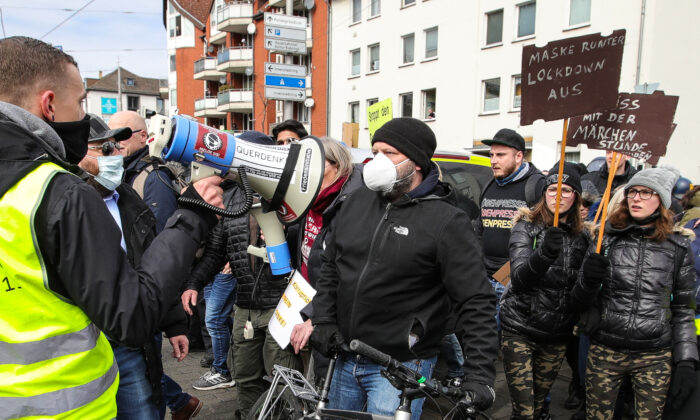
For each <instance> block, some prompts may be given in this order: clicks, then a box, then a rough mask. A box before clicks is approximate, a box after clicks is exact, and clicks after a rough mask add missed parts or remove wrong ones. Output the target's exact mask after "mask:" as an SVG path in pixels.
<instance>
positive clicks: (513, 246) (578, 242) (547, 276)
mask: <svg viewBox="0 0 700 420" xmlns="http://www.w3.org/2000/svg"><path fill="white" fill-rule="evenodd" d="M521 215H522V218H521V219H520V220H518V221H516V224H515V226H514V227H513V231H512V232H511V234H510V270H511V285H510V289H509V290H508V291H507V292H506V294H505V296H504V297H503V299H502V301H501V314H500V317H501V325H502V326H503V329H505V330H508V331H511V332H515V333H518V334H522V335H524V336H526V337H528V338H530V339H532V340H535V341H538V342H547V343H551V342H559V343H564V342H566V341H567V340H568V339H569V338H570V337H571V335H572V332H573V326H574V324H575V323H576V320H577V319H578V317H577V310H578V309H580V306H579V305H576V304H575V303H574V302H572V300H571V289H572V288H573V287H574V285H575V284H576V279H577V277H578V270H579V268H580V267H581V263H582V262H583V256H584V255H585V253H586V249H587V248H588V242H589V240H588V234H587V233H580V234H578V235H575V234H574V233H573V232H571V230H570V229H569V226H568V225H567V224H565V223H560V224H559V227H560V228H562V229H564V231H565V232H566V234H565V235H564V243H563V245H562V248H561V249H562V252H560V253H559V256H557V257H556V258H555V259H550V258H547V257H545V256H544V255H543V254H542V251H541V246H542V241H543V240H544V236H545V230H546V227H545V226H543V225H541V224H539V223H534V222H533V221H531V219H530V211H529V210H528V209H521Z"/></svg>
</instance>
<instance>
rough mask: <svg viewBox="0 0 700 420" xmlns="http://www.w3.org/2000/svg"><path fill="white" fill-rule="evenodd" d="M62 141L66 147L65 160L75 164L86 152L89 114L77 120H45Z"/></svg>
mask: <svg viewBox="0 0 700 420" xmlns="http://www.w3.org/2000/svg"><path fill="white" fill-rule="evenodd" d="M47 123H48V124H49V126H51V128H53V129H54V131H55V132H56V134H58V136H59V137H60V138H61V140H62V141H63V146H64V147H65V148H66V161H67V162H68V163H72V164H73V165H77V164H78V162H80V161H81V160H83V158H84V157H85V155H86V154H87V147H88V138H89V137H90V116H89V115H87V114H85V118H83V119H82V120H79V121H69V122H60V123H57V122H53V121H47Z"/></svg>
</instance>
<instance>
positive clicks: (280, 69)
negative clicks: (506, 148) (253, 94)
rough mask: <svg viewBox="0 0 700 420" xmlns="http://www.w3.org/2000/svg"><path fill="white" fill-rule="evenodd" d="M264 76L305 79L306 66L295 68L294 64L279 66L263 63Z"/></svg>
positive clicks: (267, 62)
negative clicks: (275, 75)
mask: <svg viewBox="0 0 700 420" xmlns="http://www.w3.org/2000/svg"><path fill="white" fill-rule="evenodd" d="M265 74H279V75H281V76H292V77H305V76H306V66H297V65H294V64H281V63H271V62H269V61H266V62H265Z"/></svg>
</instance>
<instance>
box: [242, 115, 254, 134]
mask: <svg viewBox="0 0 700 420" xmlns="http://www.w3.org/2000/svg"><path fill="white" fill-rule="evenodd" d="M253 122H254V120H253V114H243V129H244V130H252V129H253Z"/></svg>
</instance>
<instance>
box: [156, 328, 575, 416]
mask: <svg viewBox="0 0 700 420" xmlns="http://www.w3.org/2000/svg"><path fill="white" fill-rule="evenodd" d="M171 351H172V349H171V348H170V344H169V343H168V341H167V340H163V355H164V357H163V368H164V370H165V372H166V373H167V374H168V375H170V377H171V378H173V379H174V380H175V381H176V382H177V383H179V384H180V386H182V389H183V390H184V391H185V392H188V393H190V394H191V395H194V396H196V397H197V398H199V399H200V400H202V401H203V402H204V406H203V407H202V411H200V413H199V415H198V416H197V417H196V418H197V419H198V420H199V419H202V420H233V419H235V417H234V412H235V411H236V409H237V408H238V396H237V394H236V388H235V387H233V388H227V389H217V390H213V391H198V390H196V389H194V388H192V382H194V381H195V380H196V379H197V378H198V377H199V376H200V375H202V374H203V373H204V372H206V369H203V368H201V367H200V366H199V359H201V358H202V356H203V355H204V353H203V352H193V353H191V354H189V355H188V356H187V357H186V358H185V360H183V361H182V362H179V363H178V362H177V361H176V360H175V359H173V358H170V357H168V355H170V353H171ZM570 380H571V371H570V370H569V367H568V365H567V364H566V362H564V365H563V367H562V369H561V371H560V372H559V376H558V377H557V380H556V382H555V383H554V386H553V387H552V406H551V410H550V412H551V415H552V419H553V420H569V418H570V417H571V415H572V414H573V411H572V410H567V409H565V408H564V400H565V399H566V397H567V395H568V386H569V381H570ZM495 385H496V387H495V389H496V403H495V404H494V406H493V408H492V409H491V410H489V411H488V412H487V414H488V415H489V417H491V419H492V420H508V419H509V417H510V396H509V394H508V386H507V384H506V379H505V376H504V374H503V363H502V362H501V361H500V360H499V361H498V363H497V374H496V384H495ZM167 418H169V415H168V417H167ZM438 418H439V416H434V415H431V414H430V413H428V412H426V413H425V414H424V415H423V419H438Z"/></svg>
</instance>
